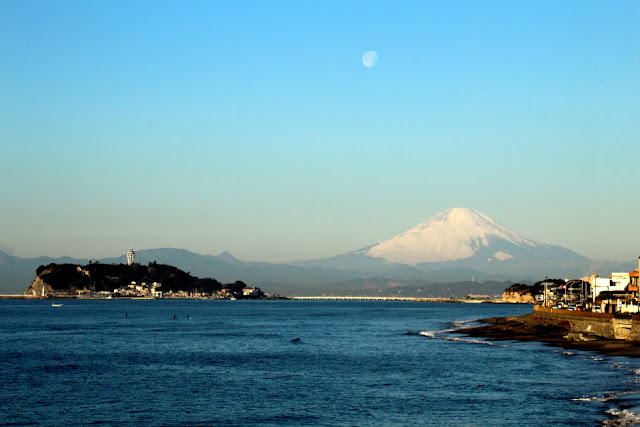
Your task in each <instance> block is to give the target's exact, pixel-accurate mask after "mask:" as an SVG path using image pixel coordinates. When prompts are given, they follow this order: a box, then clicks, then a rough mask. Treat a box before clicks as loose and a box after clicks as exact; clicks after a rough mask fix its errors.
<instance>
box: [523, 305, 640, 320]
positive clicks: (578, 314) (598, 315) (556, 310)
mask: <svg viewBox="0 0 640 427" xmlns="http://www.w3.org/2000/svg"><path fill="white" fill-rule="evenodd" d="M533 311H540V312H543V313H552V314H563V315H567V316H575V317H591V318H595V319H613V313H594V312H591V311H576V310H563V309H561V308H550V307H542V306H539V305H535V306H533ZM638 319H640V316H638Z"/></svg>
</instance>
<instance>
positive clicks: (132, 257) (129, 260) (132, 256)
mask: <svg viewBox="0 0 640 427" xmlns="http://www.w3.org/2000/svg"><path fill="white" fill-rule="evenodd" d="M135 259H136V253H135V252H134V251H133V248H131V249H129V252H127V265H132V264H133V262H134V261H135Z"/></svg>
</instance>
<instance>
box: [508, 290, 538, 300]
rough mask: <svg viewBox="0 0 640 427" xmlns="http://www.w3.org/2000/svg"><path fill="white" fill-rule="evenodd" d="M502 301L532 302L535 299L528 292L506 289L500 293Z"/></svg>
mask: <svg viewBox="0 0 640 427" xmlns="http://www.w3.org/2000/svg"><path fill="white" fill-rule="evenodd" d="M502 301H504V302H512V303H521V304H534V303H535V299H534V298H533V295H531V294H530V293H522V294H521V293H520V292H517V291H510V290H508V289H507V290H506V291H504V292H503V293H502Z"/></svg>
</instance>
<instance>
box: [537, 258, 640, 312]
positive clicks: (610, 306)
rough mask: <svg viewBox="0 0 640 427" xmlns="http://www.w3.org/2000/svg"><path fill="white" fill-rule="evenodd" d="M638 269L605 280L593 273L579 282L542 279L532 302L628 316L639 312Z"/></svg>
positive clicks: (612, 275)
mask: <svg viewBox="0 0 640 427" xmlns="http://www.w3.org/2000/svg"><path fill="white" fill-rule="evenodd" d="M639 271H640V257H639V258H638V269H636V270H634V271H631V272H612V273H611V274H609V276H608V277H600V276H598V275H597V274H596V273H592V274H591V275H589V276H585V277H582V278H581V279H565V280H564V281H562V280H545V281H543V282H541V283H540V284H539V286H538V287H537V289H536V291H537V292H536V293H535V296H534V297H535V302H536V304H539V305H540V306H542V307H545V308H552V309H561V310H575V311H590V312H594V313H611V314H618V315H623V314H631V313H639V312H640V296H639V285H640V283H639V281H638V274H639Z"/></svg>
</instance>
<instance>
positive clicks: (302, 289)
mask: <svg viewBox="0 0 640 427" xmlns="http://www.w3.org/2000/svg"><path fill="white" fill-rule="evenodd" d="M510 285H511V282H510V281H507V282H498V281H485V282H482V283H479V282H471V281H461V282H451V283H431V282H428V281H423V280H390V279H384V278H371V279H355V280H348V281H345V282H340V283H326V284H323V285H319V286H318V285H311V286H303V285H286V284H281V283H264V284H262V285H261V286H262V287H264V289H269V290H270V292H271V293H277V294H280V295H287V296H365V297H405V298H439V297H446V298H448V297H454V298H465V297H467V296H469V295H478V296H489V297H500V296H502V293H503V291H504V290H505V289H506V288H508V287H509V286H510Z"/></svg>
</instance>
